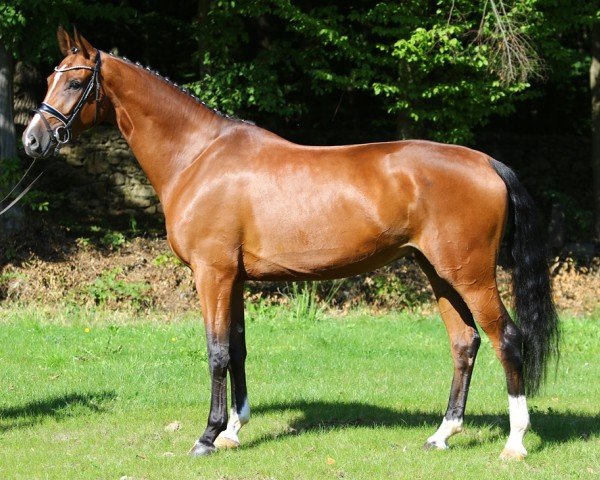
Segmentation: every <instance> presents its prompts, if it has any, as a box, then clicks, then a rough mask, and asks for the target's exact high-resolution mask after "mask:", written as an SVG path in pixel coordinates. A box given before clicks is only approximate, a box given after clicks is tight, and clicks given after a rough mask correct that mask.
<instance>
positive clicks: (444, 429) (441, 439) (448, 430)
mask: <svg viewBox="0 0 600 480" xmlns="http://www.w3.org/2000/svg"><path fill="white" fill-rule="evenodd" d="M462 424H463V419H462V418H453V419H451V420H448V419H446V418H444V420H443V421H442V424H441V425H440V428H438V429H437V431H436V432H435V433H434V434H433V435H432V436H431V437H429V438H428V439H427V443H430V444H433V445H435V446H436V447H437V448H439V449H446V448H448V445H447V444H446V440H448V439H449V438H450V437H451V436H452V435H454V434H455V433H459V432H462Z"/></svg>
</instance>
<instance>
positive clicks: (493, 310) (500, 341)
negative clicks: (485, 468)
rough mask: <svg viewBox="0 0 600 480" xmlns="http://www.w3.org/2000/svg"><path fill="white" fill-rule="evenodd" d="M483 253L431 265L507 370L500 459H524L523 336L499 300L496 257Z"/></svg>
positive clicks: (526, 418)
mask: <svg viewBox="0 0 600 480" xmlns="http://www.w3.org/2000/svg"><path fill="white" fill-rule="evenodd" d="M483 250H484V249H480V251H479V252H478V253H479V254H480V255H477V254H475V253H474V252H472V256H471V258H470V259H462V260H461V259H460V256H458V255H448V256H446V257H445V258H446V260H445V261H444V260H440V257H438V258H437V259H436V260H435V261H434V262H432V265H433V266H434V267H435V270H436V272H443V277H444V280H446V281H447V282H448V283H449V284H450V285H451V286H452V287H453V288H454V289H455V290H456V292H457V293H458V294H459V295H460V298H462V300H463V301H464V304H465V305H466V307H467V308H468V310H469V311H470V312H471V314H472V315H473V318H474V319H475V321H476V322H477V324H479V326H481V328H482V329H483V331H484V332H485V333H486V335H487V336H488V337H489V339H490V341H491V343H492V347H493V348H494V350H495V352H496V356H497V357H498V359H499V360H500V363H501V364H502V367H503V368H504V373H505V376H506V385H507V390H508V403H509V417H510V434H509V437H508V441H507V442H506V445H505V447H504V450H503V452H502V455H501V457H502V458H504V459H522V458H524V457H525V456H526V455H527V450H526V449H525V447H524V445H523V438H524V436H525V433H526V432H527V429H528V428H529V412H528V410H527V400H526V397H525V384H524V377H523V359H522V354H521V352H522V344H523V341H522V335H521V332H520V330H519V328H518V327H517V326H516V325H515V323H514V322H513V321H512V319H511V318H510V316H509V314H508V312H507V311H506V308H505V307H504V305H503V304H502V300H501V299H500V293H499V292H498V288H497V285H496V278H495V265H489V264H488V260H487V259H489V258H495V257H494V256H493V255H490V252H489V251H483ZM453 253H456V252H453ZM427 258H428V259H429V258H430V257H429V256H428V257H427ZM449 258H452V259H453V260H454V261H453V263H452V264H450V262H449V261H448V260H447V259H449ZM484 259H486V260H484Z"/></svg>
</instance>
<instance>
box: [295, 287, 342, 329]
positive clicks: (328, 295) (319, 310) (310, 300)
mask: <svg viewBox="0 0 600 480" xmlns="http://www.w3.org/2000/svg"><path fill="white" fill-rule="evenodd" d="M341 285H342V282H340V281H337V282H328V283H325V284H324V283H321V282H293V283H292V284H291V286H290V287H289V293H288V294H286V297H287V300H288V304H287V306H288V308H289V310H290V313H291V318H292V320H293V321H298V322H299V321H308V322H316V321H318V320H321V319H322V318H323V316H324V314H325V312H326V310H327V307H328V306H330V303H331V301H332V299H333V298H334V297H335V294H336V293H337V292H338V290H339V289H340V287H341ZM327 287H328V288H327ZM324 290H325V293H324V294H323V293H322V292H323V291H324Z"/></svg>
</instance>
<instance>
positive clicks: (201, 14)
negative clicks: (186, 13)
mask: <svg viewBox="0 0 600 480" xmlns="http://www.w3.org/2000/svg"><path fill="white" fill-rule="evenodd" d="M211 3H212V0H198V14H197V20H198V24H199V25H203V24H204V23H206V18H207V17H208V12H209V11H210V5H211ZM205 51H206V41H205V38H204V37H203V35H202V33H201V34H200V36H199V37H198V73H199V74H200V80H202V79H203V78H204V75H206V73H207V71H206V67H205V66H204V52H205Z"/></svg>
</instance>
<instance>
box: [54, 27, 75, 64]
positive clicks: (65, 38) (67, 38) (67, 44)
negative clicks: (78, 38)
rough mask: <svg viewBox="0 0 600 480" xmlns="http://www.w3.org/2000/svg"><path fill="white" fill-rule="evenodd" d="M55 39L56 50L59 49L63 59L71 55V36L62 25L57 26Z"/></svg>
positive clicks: (72, 42)
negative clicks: (56, 42)
mask: <svg viewBox="0 0 600 480" xmlns="http://www.w3.org/2000/svg"><path fill="white" fill-rule="evenodd" d="M56 39H57V40H58V48H60V51H61V53H62V54H63V55H64V56H65V57H66V56H67V55H70V54H71V53H73V52H72V51H71V48H73V45H74V44H75V42H74V41H73V39H72V38H71V35H69V32H67V31H66V30H65V29H64V28H63V27H62V25H59V26H58V29H57V30H56Z"/></svg>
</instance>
